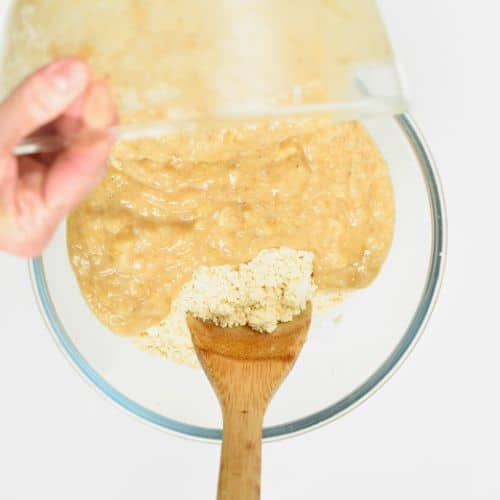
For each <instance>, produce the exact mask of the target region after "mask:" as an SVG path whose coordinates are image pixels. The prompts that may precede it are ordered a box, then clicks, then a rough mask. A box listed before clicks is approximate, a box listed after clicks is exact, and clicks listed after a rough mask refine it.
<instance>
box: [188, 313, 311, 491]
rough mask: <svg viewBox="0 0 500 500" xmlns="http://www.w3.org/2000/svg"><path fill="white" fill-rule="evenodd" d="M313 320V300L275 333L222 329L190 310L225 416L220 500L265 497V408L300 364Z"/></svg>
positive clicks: (194, 333) (196, 343)
mask: <svg viewBox="0 0 500 500" xmlns="http://www.w3.org/2000/svg"><path fill="white" fill-rule="evenodd" d="M310 322H311V305H310V304H308V306H307V308H306V310H305V311H304V312H303V313H302V314H300V315H299V316H296V317H295V318H294V319H293V320H292V321H290V322H288V323H281V324H280V325H278V328H277V329H276V330H275V331H274V332H273V333H270V334H267V333H259V332H256V331H254V330H252V329H251V328H248V327H236V328H222V327H218V326H215V325H214V324H212V323H210V322H203V321H201V320H198V319H196V318H194V317H193V316H191V315H188V317H187V323H188V326H189V329H190V330H191V336H192V339H193V344H194V347H195V349H196V353H197V354H198V358H199V360H200V362H201V365H202V366H203V369H204V370H205V373H206V374H207V376H208V378H209V380H210V382H211V384H212V386H213V388H214V390H215V392H216V394H217V397H218V398H219V403H220V405H221V408H222V415H223V419H224V430H223V436H222V452H221V461H220V470H219V487H218V494H217V499H218V500H258V499H259V498H260V471H261V447H262V422H263V419H264V413H265V412H266V409H267V406H268V404H269V401H270V400H271V398H272V396H273V394H274V393H275V392H276V389H277V388H278V387H279V385H280V384H281V382H282V381H283V380H284V379H285V377H286V376H287V374H288V372H289V371H290V369H291V368H292V366H293V364H294V363H295V360H296V359H297V356H298V354H299V352H300V350H301V349H302V346H303V344H304V341H305V339H306V336H307V331H308V329H309V324H310Z"/></svg>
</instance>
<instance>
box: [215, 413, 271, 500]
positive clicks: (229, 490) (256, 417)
mask: <svg viewBox="0 0 500 500" xmlns="http://www.w3.org/2000/svg"><path fill="white" fill-rule="evenodd" d="M262 420H263V415H262V414H261V412H255V410H251V409H249V408H248V409H241V408H240V409H239V410H237V409H236V408H233V409H230V410H228V411H226V412H225V414H224V430H223V436H222V452H221V461H220V471H219V488H218V494H217V500H259V498H260V472H261V450H262Z"/></svg>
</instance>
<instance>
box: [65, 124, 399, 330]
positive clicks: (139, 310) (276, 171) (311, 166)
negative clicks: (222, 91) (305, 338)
mask: <svg viewBox="0 0 500 500" xmlns="http://www.w3.org/2000/svg"><path fill="white" fill-rule="evenodd" d="M393 227H394V204H393V192H392V186H391V182H390V178H389V175H388V171H387V167H386V164H385V162H384V160H383V158H382V156H381V155H380V153H379V151H378V150H377V148H376V146H375V145H374V143H373V141H372V140H371V138H370V137H369V135H368V134H367V132H366V131H365V129H364V128H363V127H362V125H361V124H359V123H356V122H352V123H346V124H341V125H333V124H330V123H327V122H320V121H318V120H311V119H310V120H301V121H298V120H294V121H291V120H287V121H282V122H266V123H260V124H258V125H253V126H251V125H247V126H245V127H239V128H226V129H219V130H212V131H200V132H198V133H197V134H189V135H178V136H176V137H169V138H164V139H161V140H159V139H148V140H141V141H136V142H129V143H121V144H118V145H117V147H116V148H115V151H114V153H113V155H112V158H111V160H110V170H109V173H108V175H107V177H106V178H105V179H104V181H103V182H102V184H101V185H100V186H99V187H98V189H97V190H96V191H95V192H94V193H93V194H92V195H91V196H90V197H89V198H88V199H87V200H85V201H84V202H83V203H82V204H81V205H80V206H79V207H78V208H77V209H76V210H75V211H74V213H73V214H72V215H71V217H70V218H69V221H68V249H69V254H70V258H71V263H72V265H73V268H74V270H75V273H76V276H77V278H78V282H79V284H80V287H81V290H82V293H83V295H84V297H85V298H86V300H87V301H88V303H89V305H90V307H91V308H92V310H93V311H94V313H95V314H96V315H97V317H98V318H99V319H100V320H101V321H102V322H103V323H104V324H105V325H107V326H108V327H109V328H110V329H111V330H113V331H115V332H119V333H125V334H136V333H140V332H142V331H143V330H145V329H146V328H148V327H150V326H152V325H155V324H158V323H159V322H160V321H161V320H162V319H163V318H165V317H166V316H167V315H168V313H169V309H170V305H171V302H172V300H173V299H174V298H175V297H176V295H177V294H178V292H179V290H180V288H181V287H182V285H183V284H184V283H186V282H187V281H188V280H189V279H190V278H191V275H192V273H193V271H194V270H195V269H196V268H197V267H199V266H200V265H221V264H238V263H242V262H247V261H249V260H251V259H252V258H254V257H255V256H256V255H257V254H258V253H259V252H260V251H261V250H263V249H266V248H273V247H280V246H287V247H290V248H296V249H300V250H308V251H312V252H314V255H315V260H314V281H315V283H316V284H317V286H318V288H319V289H320V290H328V289H341V290H345V289H352V288H359V287H364V286H367V285H368V284H369V283H370V282H371V281H372V280H373V279H374V277H375V276H376V275H377V273H378V271H379V269H380V267H381V265H382V263H383V261H384V259H385V257H386V255H387V252H388V249H389V246H390V243H391V239H392V234H393Z"/></svg>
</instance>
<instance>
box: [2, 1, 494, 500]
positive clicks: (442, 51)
mask: <svg viewBox="0 0 500 500" xmlns="http://www.w3.org/2000/svg"><path fill="white" fill-rule="evenodd" d="M380 4H381V7H382V10H383V13H384V16H385V18H386V21H387V23H388V26H389V29H390V31H391V33H392V35H393V39H394V43H395V45H396V48H397V51H398V53H399V56H400V58H401V60H402V62H403V65H404V67H405V70H406V74H407V77H408V81H409V83H410V86H411V88H412V91H413V97H414V99H413V113H414V115H415V117H416V119H417V120H418V122H419V123H420V125H421V127H422V128H423V130H424V133H425V135H426V136H427V139H428V141H429V143H430V145H431V148H432V149H433V151H434V154H435V157H436V161H437V163H438V166H439V168H440V171H441V175H442V178H443V183H444V187H445V193H446V196H447V203H448V209H449V218H450V224H449V237H450V238H449V240H450V241H449V246H450V250H449V259H448V269H447V276H446V280H445V283H444V287H443V290H442V294H441V299H440V301H439V303H438V306H437V309H436V311H435V314H434V316H433V318H432V320H431V323H430V325H429V327H428V328H427V331H426V333H425V335H424V337H423V338H422V340H421V342H420V343H419V344H418V346H417V348H416V349H415V351H414V352H413V354H412V356H411V357H410V358H409V360H408V361H407V363H406V364H405V365H404V366H403V367H402V368H401V369H400V371H399V372H398V373H397V374H396V376H395V377H394V378H393V379H392V380H391V381H390V382H389V383H388V384H387V385H386V386H385V387H384V388H383V389H382V390H381V391H380V392H378V393H377V394H376V395H375V396H374V397H373V398H371V399H370V400H368V402H366V403H365V404H363V405H362V406H361V407H360V408H358V409H357V410H356V411H354V412H353V413H351V414H350V415H348V416H347V417H345V418H342V419H341V420H339V421H337V422H335V423H334V424H331V425H329V426H327V427H325V428H323V429H320V430H317V431H315V432H313V433H309V434H306V435H304V436H302V437H299V438H295V439H292V440H287V441H282V442H277V443H273V444H269V445H266V446H265V447H264V461H263V467H264V473H263V498H264V499H306V498H311V499H333V498H336V499H342V500H350V499H365V498H371V499H384V500H400V499H405V500H413V499H424V498H425V499H446V498H453V499H454V500H462V499H498V498H500V474H499V469H500V456H499V450H500V437H499V436H500V432H499V430H498V427H499V425H500V409H499V402H498V400H499V393H500V391H499V386H500V368H499V366H500V363H499V362H498V357H499V355H500V320H499V314H498V311H499V310H500V294H499V293H498V284H499V282H500V272H499V259H500V246H499V243H500V241H499V237H498V231H499V228H500V225H499V223H498V218H499V216H500V203H499V198H500V192H499V191H500V189H499V180H500V177H499V174H498V170H499V167H500V159H499V157H500V127H499V126H498V124H497V121H496V120H497V117H498V115H499V111H500V105H499V99H498V94H499V88H500V82H499V81H498V65H500V58H499V57H498V54H497V50H498V48H499V47H500V37H499V36H498V32H499V30H498V27H497V19H498V17H499V15H498V14H499V13H498V7H497V5H498V2H497V1H496V0H476V1H474V2H472V1H470V2H465V1H459V0H419V1H409V0H382V1H381V2H380ZM495 33H496V34H495ZM495 66H496V67H495ZM0 304H1V306H0V318H1V323H0V324H1V327H0V338H1V344H0V498H1V499H6V500H17V499H23V500H24V499H45V498H47V499H49V498H50V499H53V500H59V499H61V500H67V499H70V500H72V499H75V500H80V499H82V500H83V499H85V500H87V499H91V498H92V499H97V500H100V499H120V500H127V499H137V498H144V499H153V500H154V499H176V500H182V499H200V500H203V499H209V498H214V493H215V485H216V475H217V468H218V453H219V450H218V447H217V446H215V445H206V444H198V443H194V442H190V441H186V440H183V439H180V438H175V437H171V436H168V435H166V434H163V433H160V432H159V431H157V430H154V429H151V428H149V427H146V426H144V425H141V424H140V423H138V422H137V421H135V420H132V419H131V418H130V417H128V416H127V415H125V414H124V413H123V412H121V411H120V410H118V409H117V408H115V407H114V406H112V405H111V404H109V402H107V401H106V400H104V398H102V397H100V396H99V395H98V394H97V393H96V392H95V391H93V390H91V389H90V388H89V387H88V386H87V385H86V384H85V383H83V382H82V380H81V379H80V378H79V377H78V375H76V373H75V372H74V370H72V369H71V368H70V367H69V366H68V364H67V361H66V360H65V359H64V358H63V357H62V356H61V354H60V353H59V351H58V349H57V347H56V346H55V345H54V343H53V341H52V339H51V337H50V335H49V334H48V333H47V331H46V329H45V326H44V325H43V323H42V321H41V319H40V317H39V314H38V311H37V310H36V307H35V304H34V300H33V297H32V293H31V289H30V284H29V281H28V276H27V271H26V264H25V263H24V262H22V261H20V260H17V259H15V258H11V257H8V256H4V255H0Z"/></svg>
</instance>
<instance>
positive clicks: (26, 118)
mask: <svg viewBox="0 0 500 500" xmlns="http://www.w3.org/2000/svg"><path fill="white" fill-rule="evenodd" d="M88 81H89V71H88V68H87V65H86V64H85V63H84V62H83V61H81V60H80V59H77V58H75V57H64V58H62V59H58V60H56V61H54V62H52V63H49V64H47V65H46V66H43V67H42V68H40V69H39V70H37V71H36V72H35V73H33V74H32V75H31V76H29V77H28V78H27V79H26V80H24V81H23V82H22V83H21V84H20V85H19V86H18V87H17V88H16V89H15V90H14V92H12V94H11V95H10V96H9V97H8V98H7V99H6V100H5V101H4V102H3V103H1V104H0V123H2V124H4V125H3V126H2V129H3V130H2V131H1V133H0V148H1V149H2V150H3V151H4V152H8V153H10V152H11V151H12V149H13V148H14V147H15V146H16V144H17V143H18V142H19V141H20V140H21V139H22V138H23V137H25V136H27V135H29V134H31V133H33V132H34V131H35V130H37V129H38V128H40V127H42V126H43V125H46V124H47V123H49V122H51V121H52V120H54V119H55V118H57V116H59V115H60V114H61V113H62V112H63V111H64V110H65V109H66V108H67V107H68V106H69V105H70V104H71V102H72V101H74V100H75V99H76V98H77V97H78V96H79V95H80V94H81V93H82V92H83V91H84V89H85V87H86V86H87V83H88Z"/></svg>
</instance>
